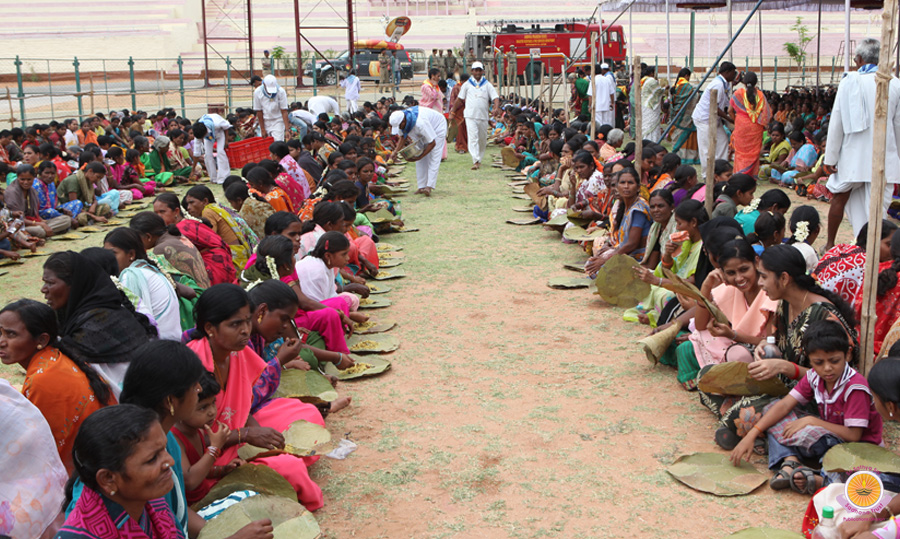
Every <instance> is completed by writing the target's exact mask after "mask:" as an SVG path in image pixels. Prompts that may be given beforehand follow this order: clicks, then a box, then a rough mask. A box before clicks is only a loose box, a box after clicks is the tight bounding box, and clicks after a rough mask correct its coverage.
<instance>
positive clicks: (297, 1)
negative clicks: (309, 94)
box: [294, 0, 316, 86]
mask: <svg viewBox="0 0 900 539" xmlns="http://www.w3.org/2000/svg"><path fill="white" fill-rule="evenodd" d="M294 43H295V45H294V46H295V47H297V63H298V64H299V63H300V0H294ZM299 71H300V74H298V75H297V86H303V70H299ZM312 74H313V86H315V84H316V83H315V80H316V61H315V58H313V64H312Z"/></svg>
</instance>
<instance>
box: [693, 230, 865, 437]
mask: <svg viewBox="0 0 900 539" xmlns="http://www.w3.org/2000/svg"><path fill="white" fill-rule="evenodd" d="M757 267H758V272H759V275H760V283H761V285H762V289H763V291H764V292H765V293H766V295H767V296H768V297H769V299H771V300H772V301H777V302H778V308H777V310H776V311H775V318H774V322H775V325H774V329H773V333H772V334H771V335H773V336H774V337H775V342H776V346H777V347H778V349H779V350H780V351H781V356H782V357H780V358H764V357H763V352H764V349H763V346H757V348H756V350H755V351H754V361H753V363H751V364H750V367H749V369H750V375H751V376H753V377H754V378H755V379H757V380H760V381H762V380H769V379H772V378H774V377H776V376H777V377H779V378H780V379H781V381H783V382H784V383H785V384H787V385H788V386H789V387H793V386H794V385H795V384H796V383H797V381H799V380H800V379H801V378H802V377H803V376H804V375H805V374H806V372H807V370H808V369H809V368H810V362H809V357H808V356H807V354H806V352H805V351H804V348H803V345H802V340H803V332H804V331H806V328H807V326H808V325H809V324H811V323H812V322H815V321H817V320H825V319H828V320H834V321H836V322H839V323H840V324H841V326H843V328H844V331H845V332H846V333H847V335H850V336H851V338H852V339H853V340H854V341H855V340H856V329H855V325H856V322H855V320H854V313H853V309H852V308H851V307H850V306H849V305H847V304H846V303H845V302H844V301H843V300H841V299H840V298H839V297H838V296H836V295H835V294H833V293H831V292H828V291H827V290H824V289H822V288H821V287H819V285H818V284H816V282H815V280H814V279H813V278H812V277H810V276H809V275H807V274H806V264H805V263H804V261H803V255H801V254H800V251H798V250H797V249H794V248H793V247H791V246H789V245H773V246H772V247H769V248H768V249H766V250H765V251H763V254H762V255H761V256H760V263H759V265H758V266H757ZM856 356H858V346H856V345H854V346H853V354H852V358H851V361H850V364H851V366H853V365H855V364H856V362H857V359H856ZM704 374H705V370H704V369H701V371H700V374H699V378H698V384H699V381H700V379H702V378H703V375H704ZM775 400H777V397H773V396H771V395H753V396H746V397H738V396H733V395H713V394H709V393H704V392H703V391H701V392H700V401H701V402H702V403H703V404H704V405H705V406H706V407H708V408H709V409H710V411H712V413H713V414H714V415H715V416H716V417H717V418H718V419H719V424H720V425H721V426H720V427H719V429H718V430H717V431H716V435H715V439H716V443H717V444H719V446H720V447H722V448H723V449H727V450H731V449H733V448H734V446H735V445H737V443H738V442H739V441H740V439H741V438H742V437H743V436H744V435H745V434H747V432H749V431H750V429H751V428H753V425H754V424H755V423H756V421H757V420H758V419H759V418H760V417H762V414H763V412H764V409H765V407H766V406H768V405H769V404H771V403H772V402H774V401H775Z"/></svg>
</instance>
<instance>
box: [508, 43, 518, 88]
mask: <svg viewBox="0 0 900 539" xmlns="http://www.w3.org/2000/svg"><path fill="white" fill-rule="evenodd" d="M517 62H518V60H517V59H516V46H515V45H510V46H509V52H508V53H506V84H507V85H509V87H510V88H513V87H514V86H515V85H516V69H517V65H516V63H517Z"/></svg>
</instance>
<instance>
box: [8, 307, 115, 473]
mask: <svg viewBox="0 0 900 539" xmlns="http://www.w3.org/2000/svg"><path fill="white" fill-rule="evenodd" d="M57 328H58V324H57V321H56V313H54V312H53V309H51V308H50V307H48V306H47V305H45V304H43V303H38V302H37V301H34V300H30V299H21V300H19V301H15V302H13V303H10V304H9V305H7V306H6V307H4V308H3V309H2V310H0V342H3V343H5V346H0V362H2V363H3V364H4V365H14V364H18V365H20V366H21V367H22V369H24V370H25V382H24V383H23V384H22V393H23V394H24V395H25V397H26V398H27V399H28V400H29V401H31V403H32V404H34V405H35V406H37V407H38V409H39V410H41V413H42V414H43V415H44V417H45V418H46V420H47V423H48V424H49V425H50V431H51V432H52V433H53V438H54V439H55V441H56V443H55V444H54V445H55V447H56V449H57V450H58V451H59V456H60V458H61V459H62V462H63V465H65V467H66V471H67V472H69V473H71V471H72V467H73V464H72V443H73V442H74V441H75V435H76V434H78V429H79V428H80V427H81V424H82V423H83V422H84V420H85V419H86V418H87V417H88V416H89V415H91V414H92V413H94V412H95V411H97V410H99V409H100V408H101V407H103V406H105V405H107V404H110V403H113V404H114V403H115V399H113V397H112V394H111V392H110V390H109V386H107V385H106V383H104V382H103V380H102V379H101V378H100V376H99V375H98V374H97V372H96V371H94V369H92V368H90V367H89V366H88V365H86V364H85V363H84V362H83V361H81V360H77V359H75V360H73V359H70V358H69V357H68V356H67V355H66V354H65V353H64V352H62V351H61V350H60V349H59V348H57V341H58V339H59V333H58V329H57Z"/></svg>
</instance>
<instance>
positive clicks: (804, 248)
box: [787, 206, 821, 272]
mask: <svg viewBox="0 0 900 539" xmlns="http://www.w3.org/2000/svg"><path fill="white" fill-rule="evenodd" d="M790 227H791V237H790V238H789V239H788V241H787V243H788V244H790V245H793V246H794V248H796V249H797V250H798V251H800V254H802V255H803V259H804V260H805V261H806V271H808V272H809V271H813V270H815V269H816V266H818V265H819V255H818V254H816V250H815V249H813V247H812V244H813V243H814V242H815V241H816V238H817V237H818V236H819V231H820V230H821V225H820V218H819V210H817V209H816V208H814V207H812V206H800V207H799V208H797V209H796V210H794V213H792V214H791V223H790Z"/></svg>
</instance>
